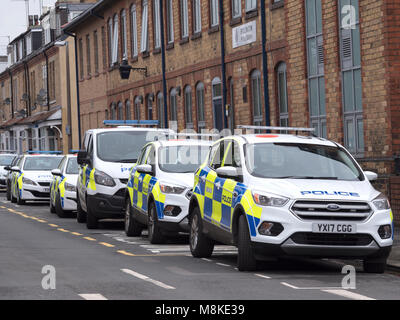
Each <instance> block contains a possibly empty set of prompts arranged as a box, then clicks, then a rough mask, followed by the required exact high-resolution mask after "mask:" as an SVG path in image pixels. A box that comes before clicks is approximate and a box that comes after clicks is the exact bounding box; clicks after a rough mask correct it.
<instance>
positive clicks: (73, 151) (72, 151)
mask: <svg viewBox="0 0 400 320" xmlns="http://www.w3.org/2000/svg"><path fill="white" fill-rule="evenodd" d="M78 152H79V150H69V153H78Z"/></svg>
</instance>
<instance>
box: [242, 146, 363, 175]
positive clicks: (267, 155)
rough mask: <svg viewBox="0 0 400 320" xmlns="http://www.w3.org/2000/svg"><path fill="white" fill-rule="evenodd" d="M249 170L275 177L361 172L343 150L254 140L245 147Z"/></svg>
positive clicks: (254, 173)
mask: <svg viewBox="0 0 400 320" xmlns="http://www.w3.org/2000/svg"><path fill="white" fill-rule="evenodd" d="M245 153H246V166H247V169H248V170H249V172H250V174H251V175H253V176H256V177H262V178H276V179H284V178H287V179H329V180H348V181H357V180H362V179H363V175H362V173H361V171H360V170H359V169H358V168H357V166H356V164H355V163H354V161H353V160H352V159H351V158H350V157H349V156H348V155H347V153H346V152H345V151H344V150H342V149H340V148H338V147H331V146H323V145H312V144H288V143H257V144H248V145H246V147H245Z"/></svg>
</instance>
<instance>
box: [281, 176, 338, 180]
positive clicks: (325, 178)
mask: <svg viewBox="0 0 400 320" xmlns="http://www.w3.org/2000/svg"><path fill="white" fill-rule="evenodd" d="M275 179H315V180H318V179H321V180H337V179H338V178H337V177H314V176H286V177H276V178H275Z"/></svg>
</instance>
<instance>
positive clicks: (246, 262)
mask: <svg viewBox="0 0 400 320" xmlns="http://www.w3.org/2000/svg"><path fill="white" fill-rule="evenodd" d="M237 267H238V270H239V271H254V270H256V269H257V260H256V259H255V257H254V252H253V247H252V245H251V240H250V232H249V226H248V224H247V219H246V216H245V215H244V214H242V215H241V216H240V217H239V230H238V258H237Z"/></svg>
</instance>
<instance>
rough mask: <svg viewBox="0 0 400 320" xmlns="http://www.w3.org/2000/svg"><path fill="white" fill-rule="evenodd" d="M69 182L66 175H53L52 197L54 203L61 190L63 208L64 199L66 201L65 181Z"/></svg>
mask: <svg viewBox="0 0 400 320" xmlns="http://www.w3.org/2000/svg"><path fill="white" fill-rule="evenodd" d="M66 182H67V178H66V177H64V176H61V177H53V182H52V184H51V189H50V193H51V195H52V196H51V198H52V199H53V200H52V203H53V205H55V203H56V197H57V194H58V192H60V201H61V208H64V201H65V183H66Z"/></svg>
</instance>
